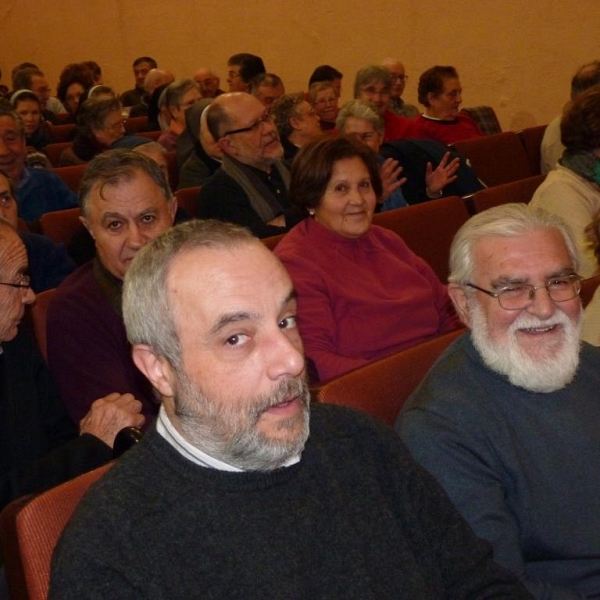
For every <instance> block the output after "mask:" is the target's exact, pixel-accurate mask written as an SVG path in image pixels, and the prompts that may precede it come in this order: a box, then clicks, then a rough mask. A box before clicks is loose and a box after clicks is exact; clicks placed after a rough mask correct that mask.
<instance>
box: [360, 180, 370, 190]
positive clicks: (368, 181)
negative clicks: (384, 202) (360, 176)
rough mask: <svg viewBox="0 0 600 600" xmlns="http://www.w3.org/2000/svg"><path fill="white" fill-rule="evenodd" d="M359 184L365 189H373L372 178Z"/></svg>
mask: <svg viewBox="0 0 600 600" xmlns="http://www.w3.org/2000/svg"><path fill="white" fill-rule="evenodd" d="M358 185H359V187H360V188H361V189H363V190H370V189H371V180H370V179H364V180H363V181H361V182H360V183H359V184H358Z"/></svg>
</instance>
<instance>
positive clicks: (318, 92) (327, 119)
mask: <svg viewBox="0 0 600 600" xmlns="http://www.w3.org/2000/svg"><path fill="white" fill-rule="evenodd" d="M308 95H309V98H310V103H311V106H312V107H313V110H314V111H315V114H316V115H317V117H319V126H320V128H321V129H322V130H323V131H329V130H331V129H335V120H336V118H337V114H338V110H339V108H338V97H337V96H336V95H335V90H334V89H333V85H332V84H331V83H327V82H325V81H323V82H320V83H319V82H317V83H313V84H312V85H311V86H310V89H309V90H308Z"/></svg>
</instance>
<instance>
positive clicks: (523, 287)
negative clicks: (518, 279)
mask: <svg viewBox="0 0 600 600" xmlns="http://www.w3.org/2000/svg"><path fill="white" fill-rule="evenodd" d="M530 289H531V286H530V285H527V284H524V283H515V284H513V285H508V286H506V287H503V288H502V289H501V290H499V291H498V296H503V297H504V298H519V297H521V296H523V295H525V294H527V293H529V290H530Z"/></svg>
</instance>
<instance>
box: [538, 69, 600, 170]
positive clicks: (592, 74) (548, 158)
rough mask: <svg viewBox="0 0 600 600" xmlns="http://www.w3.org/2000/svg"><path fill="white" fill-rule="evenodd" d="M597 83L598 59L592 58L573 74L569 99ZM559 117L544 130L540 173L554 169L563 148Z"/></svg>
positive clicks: (560, 116)
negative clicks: (592, 59)
mask: <svg viewBox="0 0 600 600" xmlns="http://www.w3.org/2000/svg"><path fill="white" fill-rule="evenodd" d="M598 84H600V61H599V60H594V61H592V62H591V63H588V64H586V65H583V67H581V68H580V69H579V70H578V71H577V73H575V75H574V76H573V79H572V80H571V100H575V98H577V96H579V95H580V94H583V92H585V91H586V90H589V89H590V88H591V87H594V86H595V85H598ZM561 118H562V115H558V116H557V117H555V118H554V119H552V121H550V123H548V126H547V127H546V130H545V131H544V137H543V138H542V144H541V147H540V152H541V163H540V168H541V171H542V173H549V172H550V171H551V170H552V169H554V168H555V167H556V164H557V163H558V159H559V158H560V157H561V156H562V153H563V152H564V150H565V147H564V146H563V143H562V142H561V139H560V120H561Z"/></svg>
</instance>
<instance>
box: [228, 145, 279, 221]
mask: <svg viewBox="0 0 600 600" xmlns="http://www.w3.org/2000/svg"><path fill="white" fill-rule="evenodd" d="M221 168H222V169H223V171H225V173H227V175H229V176H230V177H231V178H232V179H233V180H234V181H235V182H236V183H237V184H238V185H239V186H240V187H241V188H242V189H243V190H244V192H245V194H246V195H247V196H248V200H249V201H250V206H252V208H253V210H254V211H255V212H256V214H257V215H258V216H259V217H260V218H261V220H262V222H263V223H268V222H269V221H271V220H273V219H274V218H275V217H277V216H279V215H280V214H281V213H282V212H283V207H282V206H281V204H279V201H278V200H277V198H276V197H275V195H274V194H273V192H272V191H271V190H270V189H269V187H268V186H267V185H266V184H265V182H264V181H262V179H261V178H260V177H259V176H258V175H257V174H256V173H254V172H253V171H252V169H251V168H249V167H248V166H246V165H243V164H242V163H240V162H239V161H237V160H235V159H234V158H231V157H230V156H227V154H223V164H222V165H221ZM275 168H276V169H277V170H278V172H279V175H280V177H281V179H282V180H283V183H284V185H285V188H286V190H287V189H289V187H290V174H289V171H288V170H287V169H286V168H285V167H284V166H283V164H281V163H280V162H279V161H277V162H276V163H275Z"/></svg>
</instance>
